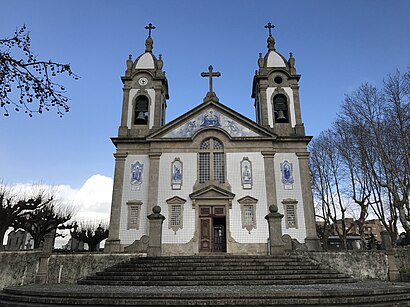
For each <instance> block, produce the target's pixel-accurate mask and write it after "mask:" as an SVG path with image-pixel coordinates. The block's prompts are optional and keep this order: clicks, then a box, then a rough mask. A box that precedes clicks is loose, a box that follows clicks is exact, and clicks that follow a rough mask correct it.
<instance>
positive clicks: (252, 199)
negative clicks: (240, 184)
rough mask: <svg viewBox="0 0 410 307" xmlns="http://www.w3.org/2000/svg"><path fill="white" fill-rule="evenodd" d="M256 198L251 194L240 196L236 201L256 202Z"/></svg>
mask: <svg viewBox="0 0 410 307" xmlns="http://www.w3.org/2000/svg"><path fill="white" fill-rule="evenodd" d="M257 202H258V200H257V199H256V198H254V197H252V196H249V195H246V196H244V197H242V198H239V199H238V203H240V204H256V203H257Z"/></svg>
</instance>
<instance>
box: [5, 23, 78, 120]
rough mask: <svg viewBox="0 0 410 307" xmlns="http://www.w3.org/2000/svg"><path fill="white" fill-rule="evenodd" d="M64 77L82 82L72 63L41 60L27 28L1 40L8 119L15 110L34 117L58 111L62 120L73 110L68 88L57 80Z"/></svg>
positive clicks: (24, 27)
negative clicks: (59, 76)
mask: <svg viewBox="0 0 410 307" xmlns="http://www.w3.org/2000/svg"><path fill="white" fill-rule="evenodd" d="M63 74H68V76H70V77H72V78H74V79H75V80H77V79H78V76H77V75H76V74H74V73H73V72H72V71H71V66H70V64H61V63H56V62H53V61H51V60H49V61H43V60H38V59H37V56H35V55H34V54H33V52H32V51H31V44H30V32H29V31H27V28H26V26H25V25H24V26H22V27H21V28H20V29H19V30H16V31H15V32H14V35H13V36H12V37H6V38H0V107H1V108H2V109H3V112H4V113H3V114H4V116H9V114H10V113H9V111H11V110H14V111H16V112H18V111H24V112H25V113H26V114H28V115H29V116H30V117H32V116H33V113H40V114H41V113H43V112H44V111H50V110H51V109H55V110H56V111H57V114H58V115H59V116H60V117H62V116H63V114H64V113H66V112H68V111H69V109H70V107H69V106H68V104H67V102H68V100H69V99H68V97H67V96H66V95H65V93H66V91H65V87H64V86H63V85H61V84H59V83H57V81H56V79H57V77H58V75H63Z"/></svg>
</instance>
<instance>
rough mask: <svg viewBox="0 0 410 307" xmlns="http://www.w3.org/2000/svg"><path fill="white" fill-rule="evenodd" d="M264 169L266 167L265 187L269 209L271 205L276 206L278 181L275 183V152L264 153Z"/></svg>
mask: <svg viewBox="0 0 410 307" xmlns="http://www.w3.org/2000/svg"><path fill="white" fill-rule="evenodd" d="M262 155H263V160H264V167H265V186H266V202H267V207H268V208H267V209H269V204H276V203H277V199H276V181H275V163H274V158H275V152H274V151H262Z"/></svg>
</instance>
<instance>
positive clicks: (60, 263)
mask: <svg viewBox="0 0 410 307" xmlns="http://www.w3.org/2000/svg"><path fill="white" fill-rule="evenodd" d="M41 254H42V253H41V252H37V251H36V252H34V251H18V252H16V251H13V252H12V251H9V252H6V251H5V252H0V290H1V289H3V288H4V287H9V286H19V285H27V284H31V283H34V277H35V274H36V272H37V268H38V262H39V257H40V255H41ZM132 257H138V254H103V253H89V254H85V253H84V254H83V253H81V254H74V253H73V254H53V255H51V257H50V258H49V261H48V278H47V279H48V282H49V283H59V282H60V283H75V282H76V281H77V280H78V279H80V278H83V277H85V276H87V275H90V274H93V273H95V272H97V271H101V270H104V269H105V268H107V267H110V266H113V265H115V264H117V263H120V262H122V261H127V260H129V259H130V258H132Z"/></svg>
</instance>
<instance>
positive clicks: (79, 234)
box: [70, 222, 109, 252]
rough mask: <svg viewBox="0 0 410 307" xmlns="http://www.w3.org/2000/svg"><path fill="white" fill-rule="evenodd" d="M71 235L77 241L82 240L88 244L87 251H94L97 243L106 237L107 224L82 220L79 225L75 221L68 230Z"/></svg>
mask: <svg viewBox="0 0 410 307" xmlns="http://www.w3.org/2000/svg"><path fill="white" fill-rule="evenodd" d="M70 234H71V237H73V238H74V239H77V240H79V241H83V242H84V243H87V244H88V247H89V251H91V252H95V251H96V250H97V245H98V244H99V243H100V242H101V241H103V240H105V239H107V238H108V234H109V231H108V225H107V224H105V223H103V224H101V223H100V224H98V226H97V224H96V223H92V222H83V223H80V225H78V224H77V222H75V223H74V225H73V227H72V230H71V231H70Z"/></svg>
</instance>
